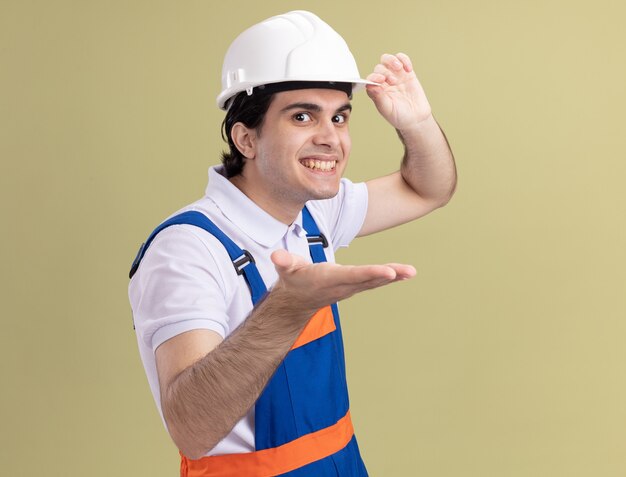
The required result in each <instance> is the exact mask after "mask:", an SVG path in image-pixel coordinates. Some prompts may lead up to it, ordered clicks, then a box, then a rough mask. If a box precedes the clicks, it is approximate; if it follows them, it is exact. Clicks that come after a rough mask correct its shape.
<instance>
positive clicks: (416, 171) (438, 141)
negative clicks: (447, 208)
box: [397, 115, 456, 206]
mask: <svg viewBox="0 0 626 477" xmlns="http://www.w3.org/2000/svg"><path fill="white" fill-rule="evenodd" d="M397 132H398V136H399V137H400V140H401V141H402V144H403V145H404V150H405V153H404V158H403V160H402V166H401V168H400V172H401V174H402V177H403V179H404V180H405V181H406V183H407V184H408V185H409V186H410V187H411V188H412V189H413V190H414V191H415V193H416V194H417V195H419V196H420V197H421V198H422V199H425V200H428V201H432V202H433V203H434V204H436V205H437V206H442V205H445V204H446V203H447V202H448V201H449V200H450V198H451V197H452V195H453V194H454V190H455V187H456V166H455V164H454V156H453V154H452V150H451V148H450V145H449V143H448V140H447V138H446V136H445V134H444V132H443V130H442V129H441V128H440V127H439V124H437V122H436V121H435V119H434V117H433V116H432V115H429V116H428V118H427V119H425V120H423V121H421V122H420V123H418V124H415V125H413V126H411V127H407V128H404V129H402V130H397Z"/></svg>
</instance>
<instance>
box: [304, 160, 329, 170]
mask: <svg viewBox="0 0 626 477" xmlns="http://www.w3.org/2000/svg"><path fill="white" fill-rule="evenodd" d="M301 162H302V165H303V166H305V167H308V168H309V169H312V170H318V171H326V172H327V171H332V170H333V169H334V168H335V166H336V165H337V161H320V160H315V159H304V160H303V161H301Z"/></svg>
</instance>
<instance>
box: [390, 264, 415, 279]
mask: <svg viewBox="0 0 626 477" xmlns="http://www.w3.org/2000/svg"><path fill="white" fill-rule="evenodd" d="M386 265H387V266H388V267H391V268H393V269H394V270H395V271H396V279H397V280H407V279H409V278H413V277H414V276H415V275H417V271H416V270H415V267H414V266H412V265H406V264H404V263H387V264H386Z"/></svg>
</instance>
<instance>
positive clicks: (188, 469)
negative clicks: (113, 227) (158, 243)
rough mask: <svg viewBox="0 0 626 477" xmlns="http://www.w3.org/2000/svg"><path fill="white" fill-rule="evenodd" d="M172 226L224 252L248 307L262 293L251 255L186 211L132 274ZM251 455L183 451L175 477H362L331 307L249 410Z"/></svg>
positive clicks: (321, 256) (317, 249)
mask: <svg viewBox="0 0 626 477" xmlns="http://www.w3.org/2000/svg"><path fill="white" fill-rule="evenodd" d="M302 218H303V227H304V229H305V231H306V233H307V240H308V241H309V252H310V255H311V259H312V261H313V262H314V263H319V262H325V261H326V255H325V253H324V247H326V246H328V242H327V240H326V237H324V235H323V234H321V233H320V231H319V229H318V227H317V225H316V224H315V221H314V220H313V218H312V216H311V214H310V213H309V211H308V210H307V208H306V207H305V208H304V209H303V210H302ZM176 224H191V225H195V226H197V227H201V228H203V229H204V230H206V231H207V232H209V233H210V234H212V235H213V236H214V237H215V238H217V239H218V240H219V241H220V242H221V243H222V245H223V246H224V248H225V249H226V251H227V252H228V254H229V256H230V258H231V260H232V261H233V265H234V267H235V270H236V272H237V273H238V274H239V275H243V277H244V279H245V282H246V283H247V285H248V287H249V289H250V293H251V298H252V302H253V304H254V305H256V303H257V302H258V301H259V300H260V299H261V298H262V297H263V296H264V295H265V293H266V292H267V288H266V286H265V284H264V283H263V280H262V278H261V275H260V274H259V272H258V269H257V267H256V265H255V263H254V258H253V257H252V256H251V255H250V254H249V253H248V252H247V251H245V250H242V249H241V248H240V247H239V246H237V245H236V244H235V243H234V242H233V241H232V240H231V239H229V238H228V237H227V236H226V235H225V234H224V233H223V232H222V231H221V230H220V229H219V228H218V227H217V226H216V225H215V224H213V222H211V221H210V220H209V219H208V218H207V217H206V216H205V215H204V214H202V213H200V212H196V211H188V212H184V213H182V214H179V215H177V216H175V217H172V218H171V219H169V220H167V221H165V222H164V223H162V224H161V225H160V226H159V227H157V229H156V230H155V231H154V232H152V234H151V235H150V237H149V238H148V240H147V241H146V243H145V244H144V245H142V248H141V249H140V250H139V253H138V254H137V257H136V258H135V261H134V263H133V267H132V269H131V277H132V275H133V274H134V273H135V271H136V270H137V268H138V267H139V263H140V262H141V259H142V258H143V255H144V254H145V251H146V250H147V248H148V247H149V246H150V243H151V242H152V240H153V239H154V237H155V236H156V235H157V234H158V233H159V232H160V231H161V230H163V229H164V228H166V227H169V226H171V225H176ZM254 426H255V445H256V450H255V451H254V452H250V453H244V454H226V455H218V456H208V457H203V458H201V459H198V460H191V459H188V458H187V457H185V456H184V455H182V454H181V471H180V475H181V477H209V476H210V477H273V476H285V477H287V476H289V477H331V476H332V477H337V476H340V477H366V476H367V471H366V469H365V466H364V464H363V461H362V459H361V456H360V454H359V449H358V445H357V442H356V437H355V436H354V430H353V428H352V422H351V420H350V411H349V402H348V389H347V384H346V377H345V362H344V352H343V341H342V336H341V327H340V323H339V312H338V309H337V305H336V304H333V305H331V306H327V307H325V308H322V309H321V310H319V311H318V312H317V313H316V314H315V315H314V316H313V317H312V318H311V319H310V320H309V322H308V323H307V325H306V327H305V328H304V330H303V331H302V333H301V334H300V336H299V337H298V338H297V340H296V342H295V343H294V345H293V347H292V348H291V350H290V351H289V353H288V354H287V356H286V357H285V359H284V360H283V362H282V363H281V364H280V365H279V366H278V368H277V369H276V372H275V373H274V375H273V377H272V378H271V379H270V381H269V382H268V384H267V386H266V388H265V389H264V391H263V392H262V394H261V395H260V396H259V399H258V400H257V402H256V405H255V424H254Z"/></svg>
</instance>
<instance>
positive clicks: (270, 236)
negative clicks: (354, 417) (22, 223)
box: [130, 11, 456, 477]
mask: <svg viewBox="0 0 626 477" xmlns="http://www.w3.org/2000/svg"><path fill="white" fill-rule="evenodd" d="M222 85H223V90H222V93H221V94H220V95H219V96H218V105H219V106H220V107H221V108H223V109H226V110H227V113H226V119H225V121H224V133H225V136H226V138H227V140H228V143H229V146H230V152H228V153H224V155H223V166H220V167H214V168H211V169H210V171H209V185H208V187H207V191H206V195H205V197H204V198H203V199H201V200H199V201H197V202H196V203H194V204H191V205H190V206H188V207H186V208H185V209H183V210H182V211H180V212H179V213H178V214H176V215H175V217H174V218H173V219H171V220H169V221H167V222H165V223H164V224H162V226H161V227H159V228H158V229H157V230H156V231H155V232H154V233H153V234H152V236H151V237H150V239H149V240H148V242H147V244H146V246H144V247H143V248H142V251H141V252H140V254H139V256H138V258H137V260H136V261H135V263H134V265H133V271H132V272H131V274H133V275H134V277H133V278H132V280H131V284H130V299H131V305H132V308H133V315H134V320H135V325H136V330H137V337H138V342H139V348H140V352H141V356H142V359H143V362H144V366H145V368H146V372H147V375H148V379H149V381H150V386H151V388H152V392H153V394H154V397H155V400H156V402H157V405H158V406H159V409H160V410H161V413H162V416H163V418H164V422H165V424H166V426H167V429H168V431H169V433H170V435H171V437H172V439H173V440H174V442H175V443H176V445H177V446H178V447H179V449H180V451H181V456H182V463H181V475H190V476H191V475H193V476H208V475H211V476H218V475H219V476H273V475H291V476H317V477H319V476H331V475H332V476H336V475H341V476H364V475H367V472H366V470H365V467H364V465H363V462H362V460H361V457H360V455H359V451H358V446H357V443H356V439H355V437H354V433H353V429H352V425H351V422H350V413H349V406H348V397H347V389H346V381H345V369H344V362H343V346H342V340H341V329H340V325H339V316H338V311H337V307H336V302H337V301H339V300H342V299H344V298H347V297H349V296H351V295H353V294H355V293H358V292H361V291H364V290H367V289H371V288H375V287H379V286H382V285H385V284H388V283H391V282H394V281H397V280H404V279H408V278H411V277H412V276H413V275H414V274H415V270H414V269H413V267H411V266H409V265H402V264H387V265H368V266H341V265H337V264H334V263H333V262H334V251H335V250H336V249H337V248H339V247H342V246H347V245H348V244H349V242H350V241H351V240H352V239H353V238H354V237H356V236H362V235H367V234H371V233H374V232H378V231H381V230H385V229H387V228H390V227H393V226H396V225H399V224H402V223H405V222H408V221H411V220H414V219H416V218H418V217H420V216H423V215H424V214H427V213H428V212H430V211H432V210H434V209H436V208H437V207H440V206H442V205H444V204H445V203H447V201H448V200H449V199H450V197H451V196H452V193H453V191H454V187H455V182H456V173H455V167H454V162H453V158H452V153H451V151H450V149H449V147H448V144H447V141H446V139H445V137H444V135H443V133H442V131H441V130H440V128H439V127H438V125H437V123H436V122H435V120H434V119H433V116H432V114H431V108H430V106H429V104H428V101H427V99H426V96H425V94H424V92H423V90H422V87H421V86H420V84H419V82H418V80H417V78H416V76H415V74H414V72H413V68H412V66H411V62H410V60H409V58H408V57H407V56H406V55H404V54H402V53H398V54H397V55H388V54H385V55H383V56H382V58H381V62H380V64H378V65H377V66H376V68H375V69H374V72H373V73H371V74H370V75H369V76H368V77H367V78H366V79H361V78H360V76H359V73H358V70H357V68H356V64H355V62H354V59H353V57H352V54H351V53H350V51H349V49H348V48H347V45H346V44H345V42H344V41H343V39H342V38H341V37H340V36H339V35H338V34H337V33H336V32H335V31H334V30H332V29H331V28H330V27H329V26H328V25H327V24H326V23H324V22H323V21H322V20H320V19H319V18H318V17H316V16H315V15H313V14H311V13H309V12H304V11H297V12H290V13H287V14H285V15H279V16H277V17H272V18H270V19H268V20H266V21H264V22H261V23H260V24H257V25H255V26H253V27H251V28H250V29H248V30H246V31H245V32H244V33H242V34H241V35H240V36H239V37H238V38H237V39H236V40H235V41H234V42H233V44H232V45H231V47H230V49H229V50H228V52H227V54H226V58H225V62H224V68H223V75H222ZM363 85H365V88H366V89H367V93H368V95H369V96H370V98H371V99H372V100H373V102H374V104H375V106H376V108H377V109H378V111H379V112H380V114H381V115H382V116H383V117H384V118H385V119H386V120H387V121H388V122H389V123H390V124H391V126H392V127H394V128H395V129H396V130H397V132H398V134H399V136H400V139H401V140H402V143H403V144H404V147H405V156H404V158H403V160H402V164H401V167H400V170H399V171H398V172H396V173H394V174H391V175H389V176H386V177H381V178H378V179H374V180H372V181H369V182H367V183H364V184H353V183H351V182H350V181H348V180H347V179H342V178H341V176H342V173H343V171H344V170H345V167H346V165H347V161H348V157H349V155H350V146H351V143H350V135H349V132H348V123H349V119H350V112H351V107H350V98H351V95H352V92H353V91H354V90H356V89H358V88H359V87H363ZM305 206H306V207H305ZM207 218H208V219H210V221H208V223H207ZM142 258H143V260H142ZM140 262H141V266H139V263H140ZM312 262H314V263H312ZM233 267H234V268H233ZM135 272H136V274H135ZM268 289H269V292H268V291H267V290H268Z"/></svg>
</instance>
